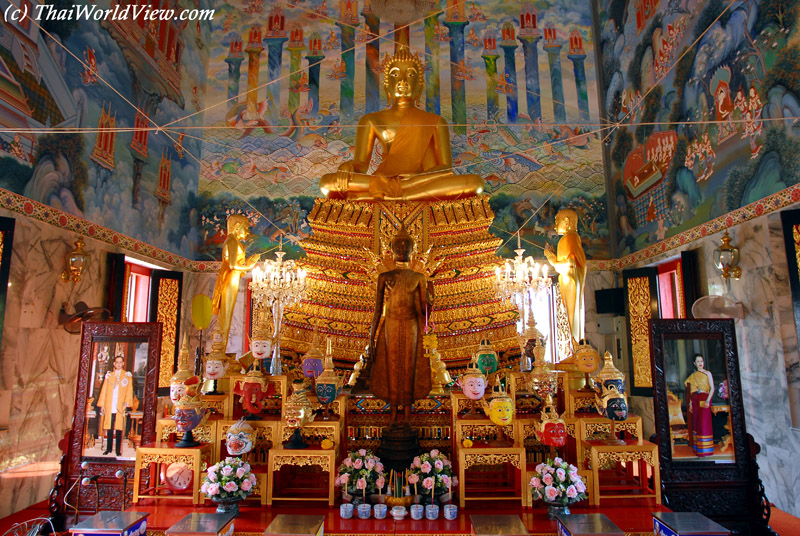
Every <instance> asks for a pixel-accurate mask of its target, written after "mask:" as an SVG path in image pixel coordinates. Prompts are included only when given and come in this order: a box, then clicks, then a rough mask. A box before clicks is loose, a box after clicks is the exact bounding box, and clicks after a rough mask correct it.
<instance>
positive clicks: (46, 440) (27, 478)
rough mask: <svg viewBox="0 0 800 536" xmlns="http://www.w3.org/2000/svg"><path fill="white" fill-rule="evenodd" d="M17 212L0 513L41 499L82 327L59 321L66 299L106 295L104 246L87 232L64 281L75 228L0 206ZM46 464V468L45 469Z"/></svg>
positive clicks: (67, 403)
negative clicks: (75, 274) (77, 267)
mask: <svg viewBox="0 0 800 536" xmlns="http://www.w3.org/2000/svg"><path fill="white" fill-rule="evenodd" d="M0 216H7V217H12V218H14V219H15V220H16V226H15V230H14V245H13V250H12V257H11V267H10V276H9V288H8V296H7V300H6V309H5V318H4V329H3V339H2V345H1V346H0V372H1V374H0V388H2V389H9V390H12V397H11V411H10V416H9V429H8V431H6V432H4V433H2V434H0V470H2V472H0V497H3V498H4V499H5V500H3V501H0V517H5V516H7V515H9V514H11V513H13V512H15V511H17V510H20V509H23V508H25V507H27V506H29V505H30V504H33V503H35V502H39V501H42V500H44V499H46V498H47V494H48V492H49V490H50V487H51V486H52V483H53V476H54V475H55V472H56V471H57V470H58V468H57V462H58V460H59V459H60V457H61V453H60V451H59V449H58V441H59V440H60V439H62V438H63V437H64V435H65V433H66V432H67V430H68V429H69V427H70V423H71V420H72V410H73V406H74V401H75V374H76V372H77V367H78V360H79V348H80V335H72V334H69V333H67V332H66V331H64V330H63V328H61V327H60V326H59V325H58V312H59V310H60V309H61V307H62V305H63V304H64V303H66V304H67V310H68V311H69V312H72V311H73V310H74V306H75V303H77V302H78V301H83V302H85V303H86V304H87V305H88V306H89V307H94V306H100V305H103V304H104V302H105V289H106V284H105V281H106V279H107V276H106V255H107V249H108V246H107V245H106V244H100V243H98V242H95V241H94V240H91V239H85V241H86V248H85V249H86V251H87V253H88V254H89V261H88V262H87V264H86V266H85V268H84V272H83V277H82V279H81V281H80V282H78V283H72V282H70V283H63V282H62V281H61V270H62V269H63V268H64V266H65V263H64V255H65V253H66V252H67V251H69V250H70V249H72V248H73V246H74V242H75V240H76V239H77V236H76V235H75V233H72V232H68V231H64V230H62V229H59V228H57V227H53V226H50V225H47V224H43V223H41V222H37V221H35V220H30V219H28V218H25V217H23V216H20V215H18V214H14V213H11V212H8V211H5V210H0ZM43 468H44V469H43Z"/></svg>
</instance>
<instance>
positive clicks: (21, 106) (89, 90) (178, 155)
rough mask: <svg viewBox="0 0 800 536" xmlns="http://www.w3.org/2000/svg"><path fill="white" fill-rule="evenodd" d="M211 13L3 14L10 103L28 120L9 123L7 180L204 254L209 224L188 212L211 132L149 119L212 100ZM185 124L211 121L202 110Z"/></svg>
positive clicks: (72, 209) (136, 233)
mask: <svg viewBox="0 0 800 536" xmlns="http://www.w3.org/2000/svg"><path fill="white" fill-rule="evenodd" d="M98 4H99V5H100V4H102V5H103V6H112V5H114V2H111V3H110V4H109V3H108V2H105V3H103V2H99V3H98ZM168 4H169V5H170V6H172V5H176V6H178V7H179V8H194V7H198V6H196V5H195V4H193V3H192V2H188V3H187V5H186V6H183V5H182V4H175V3H173V2H171V1H170V2H168ZM7 5H8V2H7V1H5V0H4V2H2V6H0V7H3V8H5V7H6V6H7ZM166 6H167V4H164V5H163V6H162V7H166ZM140 19H142V17H140ZM205 25H207V23H202V24H200V23H197V22H194V23H188V22H183V23H176V22H165V23H163V24H161V23H157V24H151V23H145V21H144V20H135V19H133V18H132V17H131V18H129V19H124V20H118V21H99V22H98V21H90V20H80V21H75V20H72V21H50V22H46V21H43V24H42V26H39V24H38V23H36V22H35V21H32V20H30V19H28V20H27V22H24V23H21V24H14V23H9V22H3V23H2V32H1V33H0V58H1V59H2V64H0V75H2V77H3V82H4V95H3V106H4V108H5V111H6V117H12V118H13V119H12V120H11V121H12V124H9V125H6V126H7V127H17V128H18V129H19V131H18V133H16V134H15V133H13V132H3V133H2V134H0V166H2V168H3V170H4V173H3V174H0V187H3V188H6V189H8V190H11V191H13V192H15V193H19V194H23V195H25V196H26V197H29V198H31V199H34V200H36V201H40V202H42V203H45V204H48V205H51V206H53V207H55V208H58V209H60V210H63V211H65V212H67V213H69V214H72V215H74V216H78V217H82V218H85V219H86V220H88V221H91V222H95V223H98V224H100V225H104V226H106V227H108V228H110V229H112V230H115V231H119V232H122V233H124V234H127V235H129V236H131V237H133V238H137V239H139V240H143V241H145V242H147V243H150V244H153V245H155V246H157V247H160V248H162V249H165V250H167V251H171V252H174V253H178V254H180V255H183V256H186V257H190V258H191V257H193V256H194V255H195V253H196V251H197V250H198V248H199V246H200V240H199V238H198V236H199V235H198V233H197V230H196V227H195V228H193V227H192V226H191V222H190V221H185V220H184V218H183V216H184V214H186V213H187V212H191V209H190V208H189V207H188V204H187V203H189V201H190V200H191V199H192V198H193V196H195V195H196V193H197V183H198V177H199V175H200V168H201V163H200V160H199V158H194V159H193V158H191V155H199V154H200V152H201V147H200V143H199V141H198V140H193V139H182V140H179V139H178V137H179V133H178V132H172V133H167V132H157V131H155V130H148V129H153V128H154V126H155V125H164V124H167V123H169V122H171V121H174V120H176V119H179V118H182V117H184V116H186V115H187V114H188V113H190V112H193V111H197V110H201V109H202V107H203V94H204V91H205V69H206V65H207V62H208V59H207V58H208V49H207V48H206V46H205V44H204V39H205V37H204V35H205V34H204V32H205V33H207V32H208V29H207V28H206V29H205V30H204V29H203V27H204V26H205ZM184 124H186V125H188V126H189V127H195V126H198V125H202V114H199V115H195V116H194V117H191V118H189V119H188V120H185V121H184ZM137 127H138V128H140V130H139V131H138V132H136V131H134V129H135V128H137ZM54 128H58V129H69V130H71V132H70V133H58V132H54V131H48V129H54ZM194 221H195V224H196V225H199V215H197V216H196V217H194Z"/></svg>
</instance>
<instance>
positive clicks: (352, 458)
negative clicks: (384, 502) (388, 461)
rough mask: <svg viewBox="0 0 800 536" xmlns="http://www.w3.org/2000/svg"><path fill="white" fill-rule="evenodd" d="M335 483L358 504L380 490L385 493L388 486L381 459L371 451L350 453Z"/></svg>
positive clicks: (340, 467) (340, 468) (363, 450)
mask: <svg viewBox="0 0 800 536" xmlns="http://www.w3.org/2000/svg"><path fill="white" fill-rule="evenodd" d="M334 483H335V484H336V485H337V486H341V487H342V489H343V491H344V492H345V493H346V494H348V495H352V496H353V498H354V499H356V502H357V501H361V500H364V499H365V498H366V496H367V495H372V494H376V493H378V492H379V491H380V490H382V491H383V492H384V493H385V490H383V487H384V486H385V485H386V476H385V475H384V473H383V464H382V463H381V459H380V458H378V457H377V456H375V455H374V454H372V451H371V450H366V449H359V450H353V451H350V452H349V453H348V454H347V457H346V458H345V459H344V460H343V461H342V463H341V465H339V470H338V475H337V476H336V479H335V480H334Z"/></svg>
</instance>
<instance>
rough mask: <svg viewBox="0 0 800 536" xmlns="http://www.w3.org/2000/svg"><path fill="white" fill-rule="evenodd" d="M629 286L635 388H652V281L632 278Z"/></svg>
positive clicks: (628, 281) (644, 278)
mask: <svg viewBox="0 0 800 536" xmlns="http://www.w3.org/2000/svg"><path fill="white" fill-rule="evenodd" d="M627 285H628V311H629V314H630V329H631V332H630V337H631V359H632V361H633V386H634V387H644V388H650V387H653V375H652V371H651V370H650V333H649V330H648V323H649V321H650V317H651V314H652V309H651V303H652V296H651V295H650V280H649V278H647V277H632V278H630V279H628V280H627Z"/></svg>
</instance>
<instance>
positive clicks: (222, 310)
mask: <svg viewBox="0 0 800 536" xmlns="http://www.w3.org/2000/svg"><path fill="white" fill-rule="evenodd" d="M251 236H252V235H251V233H250V222H249V221H248V219H247V218H246V217H245V216H242V215H241V214H234V215H232V216H228V235H227V236H226V237H225V242H223V243H222V265H221V266H220V268H219V275H218V276H217V282H216V284H215V285H214V296H213V297H212V298H211V313H212V314H215V315H217V329H218V330H219V333H220V335H221V336H222V349H223V351H224V350H225V348H226V347H227V345H228V333H229V332H230V330H231V319H232V318H233V307H234V305H236V295H237V294H238V293H239V279H241V277H242V276H243V275H244V273H245V272H248V271H250V270H252V269H253V267H254V266H255V265H256V263H257V262H258V261H259V259H260V258H261V254H260V253H257V254H255V255H251V256H249V257H247V256H246V255H245V249H244V246H243V245H242V241H244V240H246V239H248V238H250V237H251Z"/></svg>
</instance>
